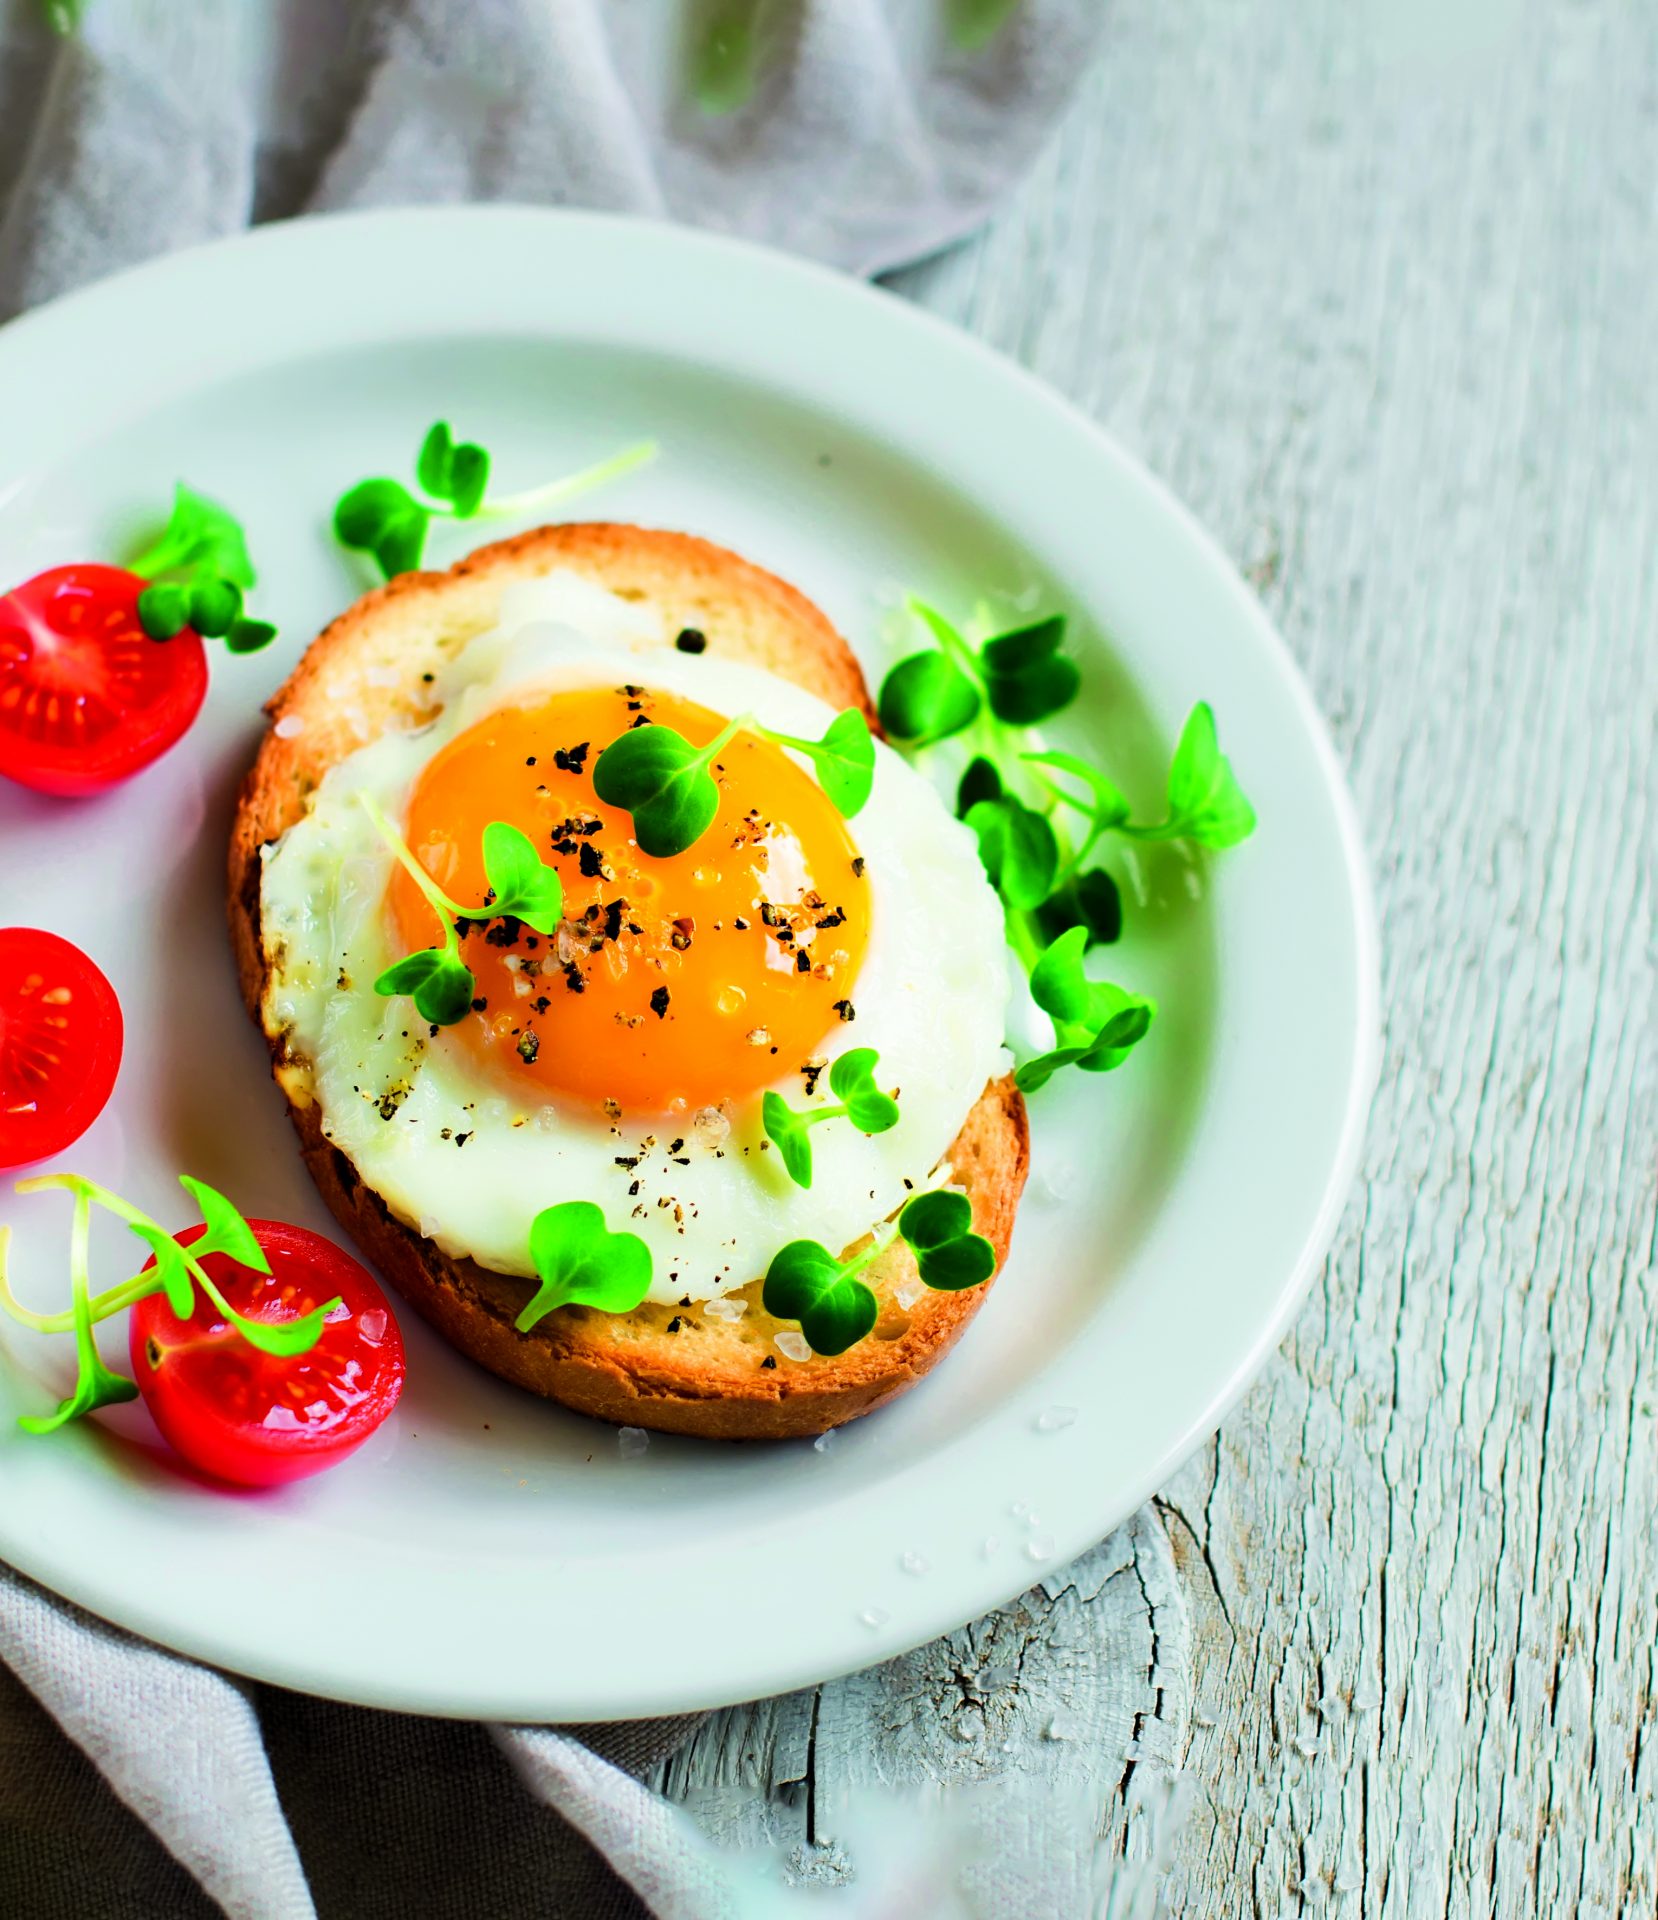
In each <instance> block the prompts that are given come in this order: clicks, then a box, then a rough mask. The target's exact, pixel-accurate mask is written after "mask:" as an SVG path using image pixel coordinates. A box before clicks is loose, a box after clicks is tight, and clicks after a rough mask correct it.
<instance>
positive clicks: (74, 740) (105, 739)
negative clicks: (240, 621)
mask: <svg viewBox="0 0 1658 1920" xmlns="http://www.w3.org/2000/svg"><path fill="white" fill-rule="evenodd" d="M144 586H145V582H144V581H143V580H141V579H140V578H139V577H138V575H137V574H135V573H128V572H126V571H125V569H124V568H121V567H103V566H95V565H91V564H87V565H76V566H70V567H53V568H51V569H50V570H49V571H48V572H46V573H38V574H36V575H35V577H34V578H33V579H32V580H26V581H25V582H24V583H23V585H22V586H20V587H14V588H13V589H12V590H11V592H10V593H7V594H0V774H6V775H7V776H9V777H10V778H11V779H13V780H17V781H20V782H21V783H22V784H23V785H24V786H26V787H34V788H37V789H38V790H39V791H40V792H42V793H57V794H70V795H75V794H87V793H97V792H99V791H100V790H101V789H103V788H105V787H109V786H113V785H115V784H116V782H117V781H120V780H125V779H127V778H128V777H129V776H130V775H132V774H134V773H137V772H138V770H139V769H140V768H141V767H147V766H148V765H149V764H150V762H151V761H152V760H154V759H156V758H158V757H159V756H160V755H161V754H163V753H165V752H166V751H167V749H168V748H169V747H170V746H172V745H173V744H174V742H175V741H177V740H178V739H179V738H180V737H181V736H182V735H183V734H184V733H185V731H186V730H187V729H188V728H189V725H190V723H191V721H192V720H194V719H195V717H196V715H197V713H198V712H200V710H201V703H202V701H203V700H204V699H205V698H206V697H207V655H206V653H205V652H204V650H203V648H202V643H201V639H200V637H199V636H198V635H197V634H195V633H194V632H192V631H191V629H190V628H188V627H186V628H185V629H184V631H183V632H182V633H179V634H176V635H175V636H174V637H173V638H172V639H171V640H152V639H151V638H150V636H149V635H148V634H147V633H146V632H145V631H144V629H143V627H142V626H141V625H140V624H139V619H138V596H139V594H141V593H142V592H143V590H144Z"/></svg>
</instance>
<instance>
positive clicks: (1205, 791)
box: [1142, 700, 1255, 848]
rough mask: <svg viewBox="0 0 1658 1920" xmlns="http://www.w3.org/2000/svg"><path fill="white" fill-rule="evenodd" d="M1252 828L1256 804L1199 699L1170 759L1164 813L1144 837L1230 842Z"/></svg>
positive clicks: (1211, 711) (1214, 843) (1204, 844)
mask: <svg viewBox="0 0 1658 1920" xmlns="http://www.w3.org/2000/svg"><path fill="white" fill-rule="evenodd" d="M1254 831H1255V809H1254V808H1253V807H1252V806H1251V805H1250V804H1249V801H1248V799H1247V798H1246V797H1245V795H1244V791H1243V788H1242V787H1240V786H1239V785H1238V781H1237V776H1236V775H1235V774H1234V773H1233V771H1232V763H1231V762H1230V761H1229V760H1228V759H1227V758H1226V756H1225V754H1223V753H1222V752H1221V750H1220V740H1219V736H1218V735H1217V733H1216V730H1215V715H1214V709H1213V708H1212V707H1211V706H1210V705H1209V703H1208V701H1207V700H1200V701H1199V702H1198V704H1197V705H1196V706H1195V707H1193V709H1192V711H1191V713H1190V714H1189V715H1188V716H1187V720H1186V724H1185V726H1184V727H1183V728H1182V729H1181V733H1180V740H1179V743H1178V745H1177V746H1176V747H1175V750H1174V758H1173V760H1171V761H1170V763H1169V795H1168V818H1167V819H1166V820H1165V821H1164V822H1163V824H1162V825H1161V826H1160V827H1156V828H1152V829H1150V830H1149V831H1146V832H1144V833H1143V835H1142V837H1143V838H1146V839H1157V840H1177V839H1184V840H1193V841H1196V843H1197V844H1198V845H1199V846H1202V847H1217V848H1218V847H1233V846H1236V845H1237V844H1238V842H1239V841H1240V840H1247V839H1248V838H1249V836H1250V835H1251V834H1252V833H1253V832H1254Z"/></svg>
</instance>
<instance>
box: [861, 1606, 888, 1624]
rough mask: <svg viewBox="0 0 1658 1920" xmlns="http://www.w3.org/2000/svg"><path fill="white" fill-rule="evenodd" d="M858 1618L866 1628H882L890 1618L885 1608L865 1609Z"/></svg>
mask: <svg viewBox="0 0 1658 1920" xmlns="http://www.w3.org/2000/svg"><path fill="white" fill-rule="evenodd" d="M858 1618H859V1619H860V1620H861V1621H862V1622H863V1623H864V1625H865V1626H866V1627H884V1626H885V1625H886V1623H887V1622H888V1621H889V1620H890V1619H891V1618H892V1615H891V1614H890V1613H888V1612H887V1610H886V1608H885V1607H865V1608H864V1610H863V1612H862V1613H860V1614H859V1615H858Z"/></svg>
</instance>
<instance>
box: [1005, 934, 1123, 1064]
mask: <svg viewBox="0 0 1658 1920" xmlns="http://www.w3.org/2000/svg"><path fill="white" fill-rule="evenodd" d="M1087 943H1088V934H1087V929H1086V928H1084V927H1073V928H1072V929H1071V931H1070V932H1069V933H1066V934H1064V935H1062V936H1061V937H1060V938H1059V939H1058V940H1056V941H1055V942H1054V943H1053V945H1052V946H1051V947H1049V948H1048V949H1047V951H1046V952H1045V953H1044V954H1043V955H1042V957H1041V959H1039V960H1038V961H1037V963H1036V965H1035V966H1034V967H1033V968H1032V969H1031V977H1030V989H1031V997H1032V999H1034V1000H1035V1002H1036V1004H1037V1005H1038V1006H1039V1007H1040V1008H1041V1009H1042V1011H1043V1012H1044V1013H1046V1014H1048V1015H1049V1016H1050V1017H1051V1019H1052V1020H1053V1023H1054V1037H1055V1038H1056V1040H1057V1041H1058V1042H1059V1044H1058V1046H1056V1047H1055V1048H1054V1049H1053V1050H1052V1051H1051V1052H1048V1053H1043V1054H1038V1055H1037V1057H1036V1058H1035V1059H1034V1060H1027V1061H1026V1062H1025V1063H1024V1065H1023V1066H1021V1067H1020V1068H1019V1069H1018V1071H1017V1072H1016V1073H1015V1075H1014V1079H1015V1081H1016V1083H1017V1084H1018V1086H1019V1088H1020V1090H1021V1092H1025V1093H1032V1092H1034V1091H1035V1090H1036V1089H1037V1088H1038V1087H1042V1086H1045V1085H1046V1084H1047V1082H1048V1081H1049V1080H1050V1079H1051V1078H1052V1077H1053V1075H1054V1074H1055V1073H1057V1072H1058V1071H1059V1069H1060V1068H1061V1067H1067V1066H1072V1065H1076V1066H1080V1067H1082V1068H1083V1069H1084V1071H1085V1072H1088V1073H1109V1072H1110V1071H1111V1070H1112V1068H1114V1067H1119V1066H1121V1065H1122V1063H1123V1062H1124V1061H1125V1060H1126V1059H1127V1058H1128V1056H1129V1054H1130V1053H1131V1052H1132V1051H1133V1049H1134V1048H1135V1047H1136V1046H1138V1045H1139V1043H1140V1041H1141V1040H1143V1039H1144V1038H1145V1036H1146V1033H1147V1031H1148V1030H1149V1029H1150V1026H1151V1023H1152V1020H1153V1018H1154V1017H1155V1016H1156V1013H1157V1005H1156V1002H1155V1001H1152V1000H1148V999H1147V998H1146V997H1145V996H1144V995H1143V994H1137V993H1131V992H1129V990H1128V989H1127V988H1126V987H1119V986H1117V985H1116V984H1115V983H1114V982H1112V981H1109V980H1090V979H1089V978H1088V976H1087V974H1086V973H1085V972H1084V971H1083V966H1082V956H1083V954H1084V952H1085V951H1086V949H1087Z"/></svg>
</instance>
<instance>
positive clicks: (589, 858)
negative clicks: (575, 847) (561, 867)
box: [576, 840, 604, 880]
mask: <svg viewBox="0 0 1658 1920" xmlns="http://www.w3.org/2000/svg"><path fill="white" fill-rule="evenodd" d="M576 864H577V865H578V866H579V867H580V868H581V877H582V878H583V879H584V880H597V879H598V878H599V876H600V874H602V873H603V872H604V861H603V859H602V858H601V857H600V854H599V850H598V848H597V847H596V846H594V844H593V842H592V841H591V840H584V841H583V842H582V843H581V853H580V854H579V856H578V857H577V863H576Z"/></svg>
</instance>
